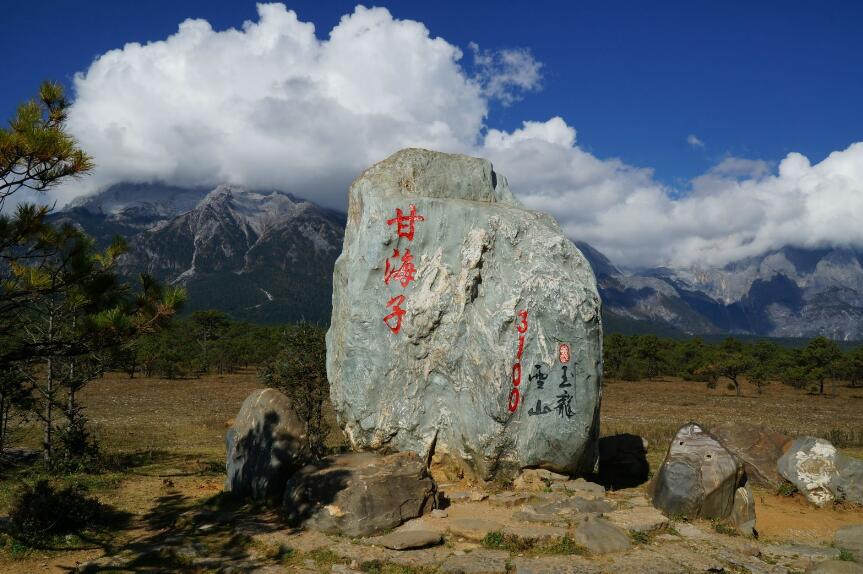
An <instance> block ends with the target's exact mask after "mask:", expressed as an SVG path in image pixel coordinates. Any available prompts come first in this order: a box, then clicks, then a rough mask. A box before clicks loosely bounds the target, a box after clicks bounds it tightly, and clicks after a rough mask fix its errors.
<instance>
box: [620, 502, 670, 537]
mask: <svg viewBox="0 0 863 574" xmlns="http://www.w3.org/2000/svg"><path fill="white" fill-rule="evenodd" d="M605 518H607V519H608V520H609V522H611V523H612V524H616V525H617V526H620V527H621V528H623V529H624V530H632V531H634V532H652V531H654V530H659V529H661V528H665V527H666V526H668V523H669V520H668V518H666V517H665V515H663V514H662V513H661V512H659V511H658V510H656V509H655V508H653V507H650V506H636V507H634V508H628V509H625V510H615V511H613V512H608V513H606V514H605Z"/></svg>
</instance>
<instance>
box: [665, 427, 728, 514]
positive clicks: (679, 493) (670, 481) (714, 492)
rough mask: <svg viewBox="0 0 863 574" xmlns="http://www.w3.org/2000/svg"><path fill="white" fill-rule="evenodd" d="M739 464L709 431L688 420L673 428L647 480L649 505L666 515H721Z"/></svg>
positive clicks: (725, 511)
mask: <svg viewBox="0 0 863 574" xmlns="http://www.w3.org/2000/svg"><path fill="white" fill-rule="evenodd" d="M742 471H743V469H742V467H741V465H740V463H739V462H738V461H737V459H736V458H735V457H734V455H733V454H731V453H730V452H729V451H728V450H727V449H726V448H725V447H724V446H722V444H721V443H720V442H719V441H718V440H717V439H716V438H715V437H713V435H711V434H710V433H708V432H707V431H705V430H704V429H703V428H702V427H701V426H700V425H697V424H695V423H689V424H686V425H684V426H683V427H681V428H680V430H678V431H677V434H675V435H674V438H673V439H672V441H671V445H670V446H669V447H668V453H667V454H666V455H665V460H663V461H662V466H660V467H659V472H657V474H656V478H655V479H654V481H653V483H652V484H651V490H652V491H653V505H654V506H655V507H656V508H658V509H660V510H661V511H662V512H664V513H665V514H666V516H687V517H689V518H696V517H702V518H725V517H727V516H729V515H730V514H731V511H732V508H733V504H734V495H735V492H736V491H737V487H738V486H739V483H740V480H741V478H742Z"/></svg>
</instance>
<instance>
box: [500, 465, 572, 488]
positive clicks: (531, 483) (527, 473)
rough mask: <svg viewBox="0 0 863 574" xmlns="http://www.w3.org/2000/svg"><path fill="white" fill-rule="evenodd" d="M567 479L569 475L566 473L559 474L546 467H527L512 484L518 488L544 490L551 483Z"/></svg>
mask: <svg viewBox="0 0 863 574" xmlns="http://www.w3.org/2000/svg"><path fill="white" fill-rule="evenodd" d="M567 480H569V477H568V476H566V475H565V474H558V473H556V472H551V471H550V470H545V469H544V468H526V469H524V470H523V471H521V474H520V475H518V477H517V478H516V479H515V480H514V481H513V484H512V486H513V488H515V489H516V490H542V489H543V488H545V487H546V486H547V485H548V484H550V483H554V482H565V481H567Z"/></svg>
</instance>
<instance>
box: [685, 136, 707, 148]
mask: <svg viewBox="0 0 863 574" xmlns="http://www.w3.org/2000/svg"><path fill="white" fill-rule="evenodd" d="M686 143H688V144H689V145H690V146H691V147H694V148H703V147H704V142H703V141H701V140H700V139H698V136H697V135H695V134H689V135H688V136H686Z"/></svg>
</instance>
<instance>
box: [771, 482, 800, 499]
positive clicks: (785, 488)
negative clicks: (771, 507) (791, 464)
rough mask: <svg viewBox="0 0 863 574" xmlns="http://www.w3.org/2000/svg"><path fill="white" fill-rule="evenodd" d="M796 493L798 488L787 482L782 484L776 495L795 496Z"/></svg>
mask: <svg viewBox="0 0 863 574" xmlns="http://www.w3.org/2000/svg"><path fill="white" fill-rule="evenodd" d="M795 492H797V487H796V486H794V485H793V484H792V483H790V482H787V481H786V482H783V483H782V484H780V485H779V488H777V489H776V494H778V495H779V496H794V493H795Z"/></svg>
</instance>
